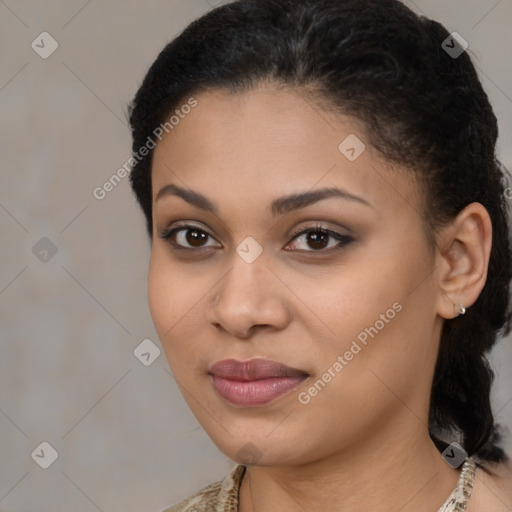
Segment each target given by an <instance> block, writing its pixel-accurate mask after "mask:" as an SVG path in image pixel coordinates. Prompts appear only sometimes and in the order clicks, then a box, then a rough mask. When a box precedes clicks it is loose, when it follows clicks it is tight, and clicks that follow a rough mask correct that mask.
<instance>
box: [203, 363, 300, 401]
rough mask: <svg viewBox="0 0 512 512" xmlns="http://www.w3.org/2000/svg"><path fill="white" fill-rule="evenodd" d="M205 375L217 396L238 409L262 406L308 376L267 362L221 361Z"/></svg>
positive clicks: (284, 366)
mask: <svg viewBox="0 0 512 512" xmlns="http://www.w3.org/2000/svg"><path fill="white" fill-rule="evenodd" d="M209 373H210V376H211V380H212V384H213V386H214V388H215V390H216V391H217V393H218V394H219V395H220V396H221V397H222V398H224V399H225V400H227V401H228V402H230V403H231V404H233V405H237V406H240V407H252V406H258V405H263V404H266V403H268V402H270V401H272V400H274V399H276V398H277V397H280V396H282V395H284V394H286V393H288V392H289V391H291V390H292V389H294V388H296V387H297V386H298V385H299V384H300V383H301V382H302V381H304V380H305V379H306V378H307V377H308V374H307V373H306V372H304V371H303V370H299V369H298V368H292V367H290V366H286V365H283V364H281V363H277V362H275V361H269V360H267V359H251V360H250V361H237V360H235V359H225V360H223V361H219V362H218V363H215V364H214V365H213V366H212V367H211V368H210V372H209Z"/></svg>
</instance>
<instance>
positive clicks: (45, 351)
mask: <svg viewBox="0 0 512 512" xmlns="http://www.w3.org/2000/svg"><path fill="white" fill-rule="evenodd" d="M214 3H215V2H213V0H212V2H207V1H206V0H186V1H178V0H166V1H163V0H148V1H147V2H134V1H130V2H127V1H124V2H122V1H121V0H110V1H107V2H99V1H98V0H89V1H87V0H72V1H69V0H68V1H66V2H65V1H64V0H48V1H45V2H36V1H34V0H18V1H16V0H5V1H1V0H0V108H1V117H0V130H1V133H0V155H1V165H2V171H1V187H0V233H1V243H0V258H1V260H0V261H1V267H0V323H1V326H2V327H1V343H2V345H1V358H0V443H1V448H0V511H4V512H5V511H9V512H14V511H16V512H22V511H23V512H28V511H31V512H32V511H36V510H37V511H39V512H45V511H48V512H49V511H54V510H65V509H70V510H73V511H74V512H94V511H98V510H100V511H103V512H107V511H121V510H122V511H124V512H135V511H147V512H151V511H155V512H157V511H160V510H161V509H163V508H164V507H166V506H168V505H170V504H172V503H174V502H175V501H177V500H178V499H180V498H182V497H184V496H185V495H188V494H190V493H192V492H194V491H196V490H198V489H199V488H200V487H202V486H203V485H206V484H207V483H210V482H212V481H214V480H217V479H219V478H221V477H222V476H223V475H225V474H226V472H227V471H228V470H229V469H230V468H231V467H232V465H233V463H232V461H230V460H228V459H227V458H226V457H225V456H223V455H222V454H221V453H220V452H219V451H218V450H217V448H216V447H215V446H214V445H213V443H212V442H211V441H210V440H209V439H208V437H207V436H206V434H205V433H204V432H203V431H202V429H201V428H200V427H199V425H198V423H197V422H196V420H195V418H194V417H193V416H192V414H191V413H190V412H189V410H188V408H187V406H186V405H185V402H184V401H183V399H182V397H181V395H180V393H179V391H178V389H177V387H176V385H175V383H174V380H173V378H172V377H171V375H170V373H169V370H168V366H167V362H166V360H165V357H164V354H163V352H162V354H161V355H160V356H159V357H158V358H156V360H154V361H153V362H152V364H150V365H149V366H145V365H144V364H142V363H141V362H140V361H139V360H138V359H137V358H136V357H135V355H134V349H135V348H136V347H137V346H138V345H139V343H141V341H142V340H144V339H147V338H149V339H151V340H153V342H154V343H155V345H157V346H158V347H160V343H159V341H158V338H157V336H156V332H155V330H154V327H153V325H152V322H151V317H150V314H149V309H148V305H147V295H146V275H147V266H148V262H149V243H148V240H147V238H146V232H145V225H144V220H143V217H142V213H141V212H140V211H139V209H138V206H137V205H136V203H135V199H134V197H132V194H131V191H130V188H129V182H128V178H125V179H124V180H123V181H122V182H121V183H120V184H119V185H118V186H117V187H115V188H114V189H113V190H112V191H111V192H110V193H109V194H107V196H106V197H105V198H104V199H103V200H98V199H95V198H94V196H93V194H92V192H93V190H94V189H95V188H96V187H100V186H102V184H103V183H104V182H105V181H106V180H108V179H109V177H110V176H112V174H114V173H115V172H116V170H117V169H118V168H119V167H121V166H122V165H123V164H124V163H125V162H126V160H127V159H128V158H129V156H130V147H131V140H130V134H129V130H128V127H127V122H126V117H125V111H126V105H127V103H128V101H129V100H130V99H131V98H132V96H133V94H134V93H135V91H136V90H137V88H138V86H139V85H140V82H141V80H142V78H143V76H144V73H145V72H146V71H147V69H148V67H149V65H150V64H151V63H152V62H153V60H154V59H155V58H156V56H157V54H158V52H159V51H160V50H161V49H162V48H163V46H164V45H165V44H166V43H167V42H168V41H169V40H170V39H172V38H173V37H174V36H175V35H176V34H177V33H178V32H179V31H180V30H181V29H182V28H184V27H185V26H186V25H187V24H188V23H189V22H190V21H192V20H193V19H195V18H197V17H198V16H200V15H201V14H203V13H205V12H206V11H208V10H209V9H211V8H212V6H213V4H214ZM407 4H408V5H409V6H410V7H412V8H413V9H414V10H416V11H420V12H423V13H424V14H426V15H427V16H429V17H432V18H434V19H438V20H439V21H441V22H442V23H444V24H445V25H446V26H447V28H448V29H449V30H450V31H457V32H459V33H460V34H461V35H462V36H463V37H464V38H465V39H466V40H467V41H468V43H469V46H470V50H471V51H472V53H473V54H474V56H475V58H476V64H477V66H478V68H479V71H480V74H481V77H482V80H483V83H484V87H485V88H486V91H487V92H488V94H489V96H490V98H491V102H492V104H493V106H494V108H495V111H496V114H497V116H498V118H499V123H500V130H501V136H500V145H499V151H500V156H501V158H502V160H503V162H504V163H505V165H507V167H508V168H509V169H510V168H511V164H512V149H511V147H512V146H511V136H512V72H511V65H510V62H511V60H510V48H511V47H512V36H511V31H510V23H511V21H512V1H511V0H501V1H496V0H456V1H448V2H447V1H446V0H416V2H415V3H413V2H407ZM43 31H47V32H49V33H50V34H51V36H52V37H53V38H54V39H55V40H56V41H57V42H58V45H59V46H58V49H57V50H56V51H55V52H54V53H53V54H52V55H51V56H50V57H48V58H47V59H43V58H41V57H40V56H39V55H38V54H37V53H36V51H34V50H33V49H32V47H31V43H32V41H34V40H36V42H37V41H38V40H39V41H40V39H36V38H37V37H38V36H39V34H41V33H42V32H43ZM44 45H45V48H46V49H47V48H48V47H49V46H48V42H47V40H46V42H45V43H44ZM44 237H46V238H47V239H49V240H50V241H51V244H53V245H51V244H50V243H49V242H48V241H47V240H43V241H40V240H41V239H42V238H44ZM36 244H38V245H36ZM34 246H35V247H36V249H33V248H34ZM52 248H53V250H54V251H55V249H56V253H55V254H52ZM44 250H48V251H49V252H48V253H47V254H46V253H44ZM34 252H35V254H34ZM41 260H42V261H41ZM492 363H493V365H494V367H495V369H496V372H497V385H496V387H495V389H494V394H493V403H494V406H495V411H496V413H497V417H498V420H499V421H501V422H502V423H504V424H506V425H507V426H508V427H509V428H510V426H511V425H512V385H511V384H512V349H511V343H510V339H507V340H503V341H502V342H501V343H500V344H499V345H498V346H497V347H496V349H495V350H494V352H493V354H492ZM43 441H46V442H48V443H49V444H50V445H51V446H52V447H53V448H54V449H55V450H56V451H57V452H58V458H57V459H56V461H55V462H54V463H53V464H52V465H51V466H50V467H49V468H48V469H42V468H41V467H40V466H39V465H38V464H37V463H36V461H35V460H34V459H33V458H32V457H31V454H32V453H33V451H34V450H35V449H36V448H38V446H39V445H40V443H41V442H43ZM507 448H508V450H509V451H510V452H511V453H512V439H511V437H510V435H509V437H508V439H507ZM40 450H41V449H39V451H38V450H36V453H39V455H40V457H39V459H37V456H34V457H35V459H36V460H39V461H42V460H43V459H45V460H48V457H49V451H48V449H46V452H44V447H43V453H44V457H43V456H41V451H40Z"/></svg>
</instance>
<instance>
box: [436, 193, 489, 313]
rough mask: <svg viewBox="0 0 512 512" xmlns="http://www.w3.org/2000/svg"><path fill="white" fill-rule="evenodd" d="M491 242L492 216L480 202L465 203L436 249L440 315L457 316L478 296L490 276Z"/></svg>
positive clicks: (443, 232) (442, 235) (443, 234)
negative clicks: (464, 206) (466, 204)
mask: <svg viewBox="0 0 512 512" xmlns="http://www.w3.org/2000/svg"><path fill="white" fill-rule="evenodd" d="M491 245H492V225H491V220H490V217H489V214H488V212H487V210H486V209H485V208H484V206H483V205H481V204H480V203H471V204H470V205H468V206H466V208H464V209H463V210H462V211H461V212H460V213H459V214H458V215H457V217H455V219H453V221H451V222H450V224H449V225H447V226H446V227H445V228H443V230H442V232H441V233H440V234H439V236H438V239H437V250H436V252H437V255H436V257H437V269H438V272H437V275H438V285H439V301H438V308H437V312H438V314H439V315H440V316H441V317H443V318H454V317H456V316H458V315H459V314H461V311H462V309H464V308H468V307H469V306H471V305H472V304H474V302H475V301H476V300H477V298H478V296H479V295H480V293H481V291H482V289H483V287H484V285H485V281H486V279H487V269H488V265H489V257H490V254H491ZM461 306H462V308H461Z"/></svg>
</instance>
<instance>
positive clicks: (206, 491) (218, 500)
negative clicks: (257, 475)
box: [162, 465, 245, 512]
mask: <svg viewBox="0 0 512 512" xmlns="http://www.w3.org/2000/svg"><path fill="white" fill-rule="evenodd" d="M244 473H245V466H242V465H236V466H235V467H234V469H233V470H232V471H231V472H230V473H229V474H228V475H227V476H226V477H225V478H224V479H223V480H219V481H217V482H214V483H212V484H210V485H207V486H206V487H203V489H201V490H200V491H198V492H196V493H195V494H192V495H191V496H189V497H187V498H185V499H183V500H181V501H180V502H178V503H175V504H174V505H172V506H171V507H169V508H166V509H165V510H163V511H162V512H215V511H216V510H226V512H227V511H229V510H233V511H236V510H237V508H238V492H239V489H240V484H241V481H242V477H243V475H244ZM220 505H222V507H220Z"/></svg>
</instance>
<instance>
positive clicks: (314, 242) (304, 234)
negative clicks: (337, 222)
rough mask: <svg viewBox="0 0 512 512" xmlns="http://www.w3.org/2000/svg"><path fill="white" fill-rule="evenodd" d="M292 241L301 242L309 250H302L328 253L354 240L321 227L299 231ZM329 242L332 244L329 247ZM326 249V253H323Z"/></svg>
mask: <svg viewBox="0 0 512 512" xmlns="http://www.w3.org/2000/svg"><path fill="white" fill-rule="evenodd" d="M293 240H303V242H304V245H305V246H306V247H309V248H310V249H307V248H304V249H299V250H304V251H308V252H330V251H329V250H330V249H333V250H336V249H340V248H342V247H343V246H346V245H348V244H349V243H350V242H352V241H353V240H354V239H353V238H352V237H350V236H347V235H342V234H341V233H337V232H336V231H332V230H330V229H325V228H323V227H322V226H316V227H315V228H309V229H305V230H304V231H301V232H300V233H298V234H297V235H295V237H294V238H293ZM330 241H332V242H334V243H333V244H331V245H329V243H330ZM325 249H327V251H324V250H325Z"/></svg>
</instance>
